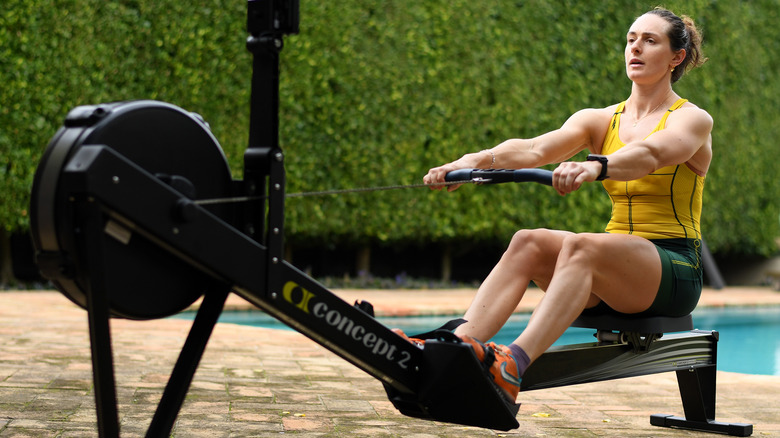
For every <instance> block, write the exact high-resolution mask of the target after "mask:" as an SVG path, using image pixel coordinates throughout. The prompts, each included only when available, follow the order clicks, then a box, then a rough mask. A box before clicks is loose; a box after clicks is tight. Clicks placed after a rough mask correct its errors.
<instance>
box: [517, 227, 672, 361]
mask: <svg viewBox="0 0 780 438" xmlns="http://www.w3.org/2000/svg"><path fill="white" fill-rule="evenodd" d="M660 283H661V260H660V257H659V255H658V251H657V250H656V248H655V245H653V244H652V243H651V242H650V241H648V240H646V239H643V238H641V237H637V236H631V235H624V234H574V235H569V236H567V237H566V238H565V239H564V241H563V243H562V246H561V249H560V255H559V256H558V259H557V262H556V264H555V270H554V273H553V275H552V279H551V281H550V284H549V287H548V288H547V291H546V294H545V296H544V297H543V299H542V301H541V302H540V303H539V305H538V306H537V308H536V310H534V313H533V315H532V317H531V320H530V321H529V323H528V327H527V328H526V329H525V330H524V331H523V333H522V334H521V335H520V336H519V337H518V338H517V340H515V341H514V343H515V344H517V345H519V346H520V347H521V348H522V349H523V350H524V351H525V352H526V353H527V354H528V356H529V358H530V359H531V361H533V360H535V359H536V358H538V357H539V356H541V355H542V353H544V352H545V351H546V350H547V349H548V348H549V347H550V346H551V345H552V344H553V342H555V341H556V340H557V339H558V338H559V337H560V336H561V335H562V334H563V332H564V331H565V330H566V329H567V328H568V327H569V326H570V325H571V323H572V322H573V321H574V320H575V319H576V318H577V316H579V315H580V313H582V311H583V310H584V309H585V308H586V307H591V306H594V305H596V304H598V301H599V300H603V301H604V302H605V303H607V304H608V305H609V306H610V307H612V308H613V309H615V310H617V311H619V312H623V313H637V312H642V311H644V310H647V309H648V308H649V307H650V305H651V304H652V303H653V300H654V299H655V296H656V294H657V292H658V287H659V285H660Z"/></svg>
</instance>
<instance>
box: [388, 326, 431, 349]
mask: <svg viewBox="0 0 780 438" xmlns="http://www.w3.org/2000/svg"><path fill="white" fill-rule="evenodd" d="M391 331H392V332H393V333H395V334H397V335H398V336H400V337H402V338H404V339H406V340H407V341H409V342H411V343H412V344H414V345H416V346H417V347H418V348H421V349H422V348H423V347H425V340H424V339H417V338H410V337H409V336H406V333H404V331H403V330H401V329H397V328H395V329H392V330H391Z"/></svg>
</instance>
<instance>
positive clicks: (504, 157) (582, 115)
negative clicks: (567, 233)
mask: <svg viewBox="0 0 780 438" xmlns="http://www.w3.org/2000/svg"><path fill="white" fill-rule="evenodd" d="M611 115H612V109H610V108H604V109H584V110H581V111H578V112H577V113H575V114H574V115H572V116H571V117H570V118H569V119H568V120H567V121H566V123H564V124H563V126H561V127H560V128H559V129H556V130H554V131H550V132H548V133H545V134H542V135H540V136H538V137H535V138H531V139H519V138H516V139H510V140H506V141H504V142H503V143H500V144H499V145H497V146H495V147H493V148H492V149H490V150H483V151H480V152H475V153H470V154H466V155H464V156H462V157H461V158H459V159H458V160H455V161H453V162H451V163H448V164H445V165H443V166H439V167H434V168H432V169H431V170H429V171H428V174H427V175H425V177H423V181H424V182H425V183H426V184H436V183H441V182H444V176H445V175H446V174H447V173H449V172H452V171H453V170H457V169H469V168H482V169H487V168H490V167H493V168H497V169H498V168H503V169H522V168H533V167H539V166H543V165H545V164H551V163H559V162H561V161H564V160H567V159H569V158H571V157H573V156H574V155H575V154H577V153H578V152H580V151H582V150H584V149H590V150H593V145H598V147H599V148H600V147H601V143H602V142H603V139H604V135H605V134H606V130H607V127H608V125H609V119H610V117H611ZM434 188H436V187H434ZM438 188H441V187H438ZM456 188H457V186H448V188H447V189H448V190H454V189H456Z"/></svg>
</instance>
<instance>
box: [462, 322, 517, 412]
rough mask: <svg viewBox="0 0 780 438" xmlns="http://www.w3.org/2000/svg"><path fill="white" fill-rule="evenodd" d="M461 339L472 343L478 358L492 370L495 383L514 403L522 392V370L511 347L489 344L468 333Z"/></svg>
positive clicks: (491, 374) (508, 399) (491, 373)
mask: <svg viewBox="0 0 780 438" xmlns="http://www.w3.org/2000/svg"><path fill="white" fill-rule="evenodd" d="M460 339H461V340H462V341H463V342H464V343H466V344H469V345H471V348H473V349H474V353H476V354H477V359H478V360H479V361H480V362H482V364H483V365H484V367H485V369H486V370H488V371H489V372H490V376H491V377H492V378H493V383H494V384H495V385H496V387H498V388H499V389H500V390H501V392H502V393H503V394H504V397H506V399H507V401H509V402H510V403H514V402H515V400H516V399H517V394H519V393H520V381H521V380H522V379H521V378H520V370H519V367H518V366H517V359H515V357H514V356H513V355H512V352H511V350H509V347H507V346H504V345H496V344H495V343H493V342H490V343H488V344H487V345H485V344H483V343H482V342H480V341H478V340H476V339H474V338H472V337H471V336H468V335H463V336H460Z"/></svg>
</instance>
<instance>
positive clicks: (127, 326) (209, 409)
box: [0, 288, 780, 437]
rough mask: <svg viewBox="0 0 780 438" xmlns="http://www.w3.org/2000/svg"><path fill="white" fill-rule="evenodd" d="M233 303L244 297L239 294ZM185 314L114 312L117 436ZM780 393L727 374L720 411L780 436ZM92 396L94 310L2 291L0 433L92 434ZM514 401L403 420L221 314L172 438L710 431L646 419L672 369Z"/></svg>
mask: <svg viewBox="0 0 780 438" xmlns="http://www.w3.org/2000/svg"><path fill="white" fill-rule="evenodd" d="M339 293H340V294H341V295H342V296H343V297H344V298H345V299H346V300H347V301H352V300H354V299H355V298H360V299H367V300H368V301H371V302H372V303H373V304H374V306H375V308H376V309H377V310H378V312H379V313H383V314H405V313H406V314H408V313H415V312H416V313H425V312H429V313H442V312H445V313H446V312H450V311H451V312H459V311H462V309H463V308H464V307H465V306H467V305H468V302H469V301H470V297H471V294H473V291H445V292H434V291H422V292H421V291H414V292H413V291H404V292H396V291H374V292H368V291H340V292H339ZM536 293H537V292H535V291H532V292H531V294H532V295H533V294H536ZM530 298H532V297H530ZM537 298H538V297H537ZM537 298H534V299H537ZM529 301H533V299H531V300H529ZM702 302H703V304H704V303H707V305H733V304H753V305H755V304H762V303H764V304H766V303H768V304H780V294H778V293H775V292H772V291H771V290H769V289H768V288H767V289H763V288H754V289H733V288H732V289H728V290H726V291H720V292H714V291H708V292H706V293H705V297H704V298H703V301H702ZM230 305H231V306H233V307H242V306H244V307H245V306H246V303H245V302H243V300H241V299H240V298H237V297H233V298H231V299H230ZM431 309H433V310H431ZM190 324H191V323H190V322H188V321H185V320H179V319H162V320H154V321H140V322H139V321H127V320H112V335H113V346H114V356H115V364H116V379H117V391H118V403H119V412H120V421H121V428H122V433H123V436H142V435H143V434H144V433H145V431H146V428H147V427H148V425H149V422H150V421H151V417H152V415H153V412H154V409H155V408H156V405H157V402H158V401H159V399H160V397H161V395H162V390H163V387H164V385H165V383H166V382H167V378H168V375H169V373H170V370H171V368H172V367H173V363H174V362H175V360H176V357H177V355H178V352H179V350H180V348H181V345H182V343H183V342H184V339H185V337H186V335H187V332H188V330H189V327H190ZM778 394H780V377H774V376H755V375H743V374H734V373H724V372H721V373H719V375H718V418H719V419H721V420H730V421H739V422H749V423H753V424H754V425H755V431H754V434H753V435H754V436H762V437H763V436H780V414H778V410H777V403H778ZM93 397H94V394H93V386H92V376H91V367H90V348H89V336H88V332H87V321H86V312H85V311H83V310H82V309H80V308H78V307H76V306H75V305H73V304H71V303H70V302H69V301H68V300H67V299H66V298H64V297H63V296H62V295H61V294H59V293H57V292H7V293H0V437H24V436H31V437H54V436H62V437H88V436H96V435H97V431H96V415H95V408H94V398H93ZM519 401H521V402H522V403H523V404H522V406H521V408H520V411H519V413H518V421H519V422H520V428H519V429H517V430H514V431H510V432H496V431H492V430H487V429H479V428H473V427H464V426H459V425H452V424H443V423H436V422H430V421H423V420H418V419H413V418H408V417H405V416H403V415H401V414H399V413H398V412H397V411H396V410H395V408H393V406H392V404H390V403H389V402H388V401H387V398H386V397H385V393H384V390H383V388H382V385H381V384H380V383H379V382H378V381H377V380H375V379H373V378H372V377H370V376H368V375H367V374H365V373H364V372H362V371H360V370H359V369H357V368H356V367H354V366H353V365H351V364H349V363H348V362H346V361H344V360H342V359H341V358H339V357H338V356H336V355H334V354H333V353H331V352H329V351H328V350H326V349H324V348H323V347H321V346H319V345H317V344H316V343H314V342H312V341H310V340H308V339H307V338H305V337H304V336H302V335H300V334H297V333H295V332H290V331H279V330H269V329H261V328H253V327H244V326H236V325H231V324H219V325H218V326H217V327H216V329H215V332H214V335H213V337H212V339H211V340H210V342H209V346H208V348H207V350H206V354H205V355H204V357H203V360H202V361H201V364H200V366H199V368H198V372H197V373H196V375H195V379H194V382H193V384H192V387H191V388H190V391H189V393H188V396H187V400H186V401H185V404H184V406H183V407H182V410H181V412H180V414H179V417H178V419H177V422H176V425H175V428H174V435H175V436H180V437H185V436H186V437H201V436H203V437H249V436H258V437H263V436H279V435H280V434H283V433H284V434H288V435H295V436H312V437H313V436H371V437H374V436H378V437H382V436H399V437H400V436H403V437H407V436H408V437H433V436H463V437H474V436H575V437H579V436H582V437H590V436H609V437H613V436H614V437H640V436H710V435H707V434H700V433H695V432H688V431H678V430H667V429H661V428H656V427H653V426H650V425H649V420H648V417H649V415H650V414H653V413H669V414H675V415H680V414H682V412H681V410H682V408H681V404H680V400H679V393H678V390H677V384H676V380H675V376H674V374H673V373H666V374H660V375H653V376H645V377H637V378H631V379H623V380H617V381H609V382H601V383H592V384H587V385H575V386H569V387H564V388H556V389H549V390H540V391H531V392H527V393H521V394H520V398H519Z"/></svg>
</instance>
